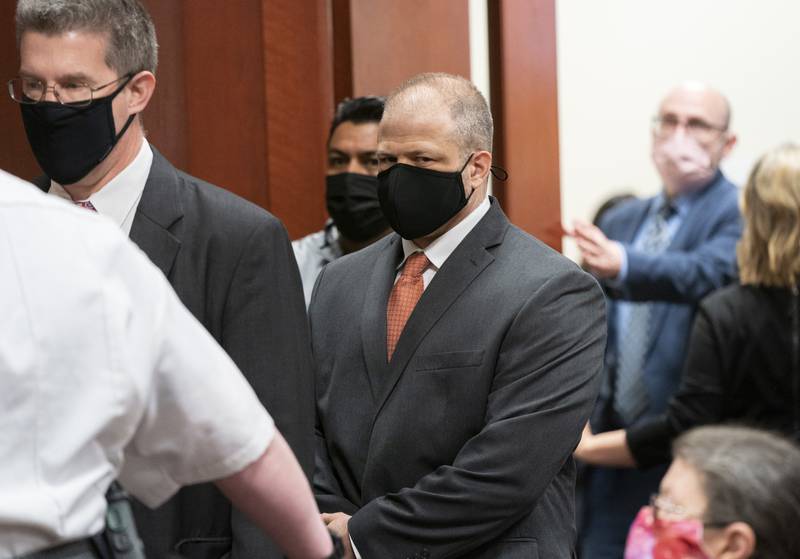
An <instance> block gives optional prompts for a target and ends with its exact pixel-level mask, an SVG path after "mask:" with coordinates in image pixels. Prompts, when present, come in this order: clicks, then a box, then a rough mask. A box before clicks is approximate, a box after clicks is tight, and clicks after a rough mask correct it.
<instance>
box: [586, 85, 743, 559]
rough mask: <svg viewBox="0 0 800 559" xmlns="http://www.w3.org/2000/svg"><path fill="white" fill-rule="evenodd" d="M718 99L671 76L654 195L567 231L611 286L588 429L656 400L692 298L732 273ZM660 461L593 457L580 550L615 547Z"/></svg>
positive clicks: (663, 390)
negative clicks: (616, 462) (617, 463)
mask: <svg viewBox="0 0 800 559" xmlns="http://www.w3.org/2000/svg"><path fill="white" fill-rule="evenodd" d="M730 118H731V111H730V106H729V104H728V101H727V99H726V98H725V97H724V96H723V95H722V94H721V93H720V92H719V91H717V90H715V89H713V88H711V87H709V86H707V85H705V84H701V83H694V82H692V83H685V84H682V85H680V86H679V87H676V88H675V89H673V90H672V91H670V92H669V94H668V95H667V96H666V97H665V98H664V100H663V101H662V102H661V104H660V105H659V109H658V115H657V116H656V117H655V118H654V120H653V129H652V137H653V148H652V159H653V163H654V164H655V166H656V169H657V170H658V173H659V175H660V176H661V180H662V190H661V192H659V193H658V194H657V195H656V196H653V197H652V198H648V199H644V200H633V201H629V202H626V203H623V204H621V205H620V206H618V207H616V208H614V209H613V210H611V211H609V212H608V214H607V215H606V216H605V217H604V219H603V220H602V221H601V223H600V226H599V227H595V226H593V225H591V224H589V223H586V222H582V221H577V222H575V224H574V236H575V238H576V240H577V243H578V247H579V248H580V250H581V255H582V257H583V261H584V262H585V264H586V266H587V267H588V269H589V270H590V271H591V272H592V273H593V274H594V275H595V276H596V277H597V278H598V279H600V280H601V283H602V284H603V286H604V287H605V290H606V293H607V295H608V297H609V315H608V316H609V329H608V332H609V334H608V335H609V339H608V348H607V351H606V371H607V374H606V375H605V381H606V382H605V384H604V386H603V389H602V391H601V395H600V399H599V401H598V405H597V407H596V409H595V412H594V414H593V415H592V422H591V428H592V430H593V431H594V432H600V431H607V430H611V429H620V428H627V427H630V426H631V425H634V424H636V423H637V422H638V421H640V420H642V419H643V418H645V417H648V416H652V415H658V414H660V413H662V412H663V411H664V409H665V408H666V405H667V402H668V400H669V398H670V397H671V396H672V394H673V393H674V392H675V390H676V389H677V387H678V381H679V378H680V374H681V369H682V367H683V361H684V356H685V349H686V342H687V339H688V336H689V332H690V328H691V323H692V320H693V317H694V313H695V310H696V307H697V304H698V303H699V301H700V300H701V299H702V298H703V297H705V296H706V295H707V294H709V293H710V292H711V291H713V290H715V289H718V288H719V287H722V286H723V285H725V284H727V283H730V282H732V281H734V279H735V278H736V242H737V241H738V239H739V236H740V233H741V222H740V216H739V210H738V206H737V193H736V188H735V187H734V185H733V184H731V183H730V182H729V181H728V180H727V179H726V178H725V177H724V176H723V174H722V173H721V171H720V170H719V164H720V161H721V160H722V159H723V158H724V157H725V156H726V155H727V154H728V153H729V152H730V151H731V149H732V148H733V146H734V144H735V143H736V136H735V135H734V134H733V133H732V132H731V131H730V128H729V127H730ZM663 474H664V469H662V468H655V469H652V470H648V471H643V472H639V471H629V470H617V469H610V468H595V469H593V470H591V471H590V472H589V475H588V476H587V489H586V491H587V494H586V499H585V503H586V510H585V515H584V519H583V520H584V524H583V529H582V546H581V547H582V550H583V553H582V555H581V557H582V558H587V559H598V558H603V559H605V558H608V559H611V558H614V559H618V558H619V557H622V555H623V548H624V544H625V538H626V534H627V531H628V527H629V526H630V524H631V522H632V521H633V519H634V516H635V515H636V512H637V511H638V510H639V508H640V507H641V506H642V505H644V504H646V503H647V501H648V498H649V496H650V494H651V493H655V492H657V490H658V483H659V480H660V478H661V476H662V475H663Z"/></svg>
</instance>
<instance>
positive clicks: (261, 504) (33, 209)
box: [0, 171, 333, 559]
mask: <svg viewBox="0 0 800 559" xmlns="http://www.w3.org/2000/svg"><path fill="white" fill-rule="evenodd" d="M0 270H2V273H1V274H0V316H2V317H3V319H2V320H0V409H2V410H3V413H2V415H0V495H2V498H0V558H3V559H5V558H9V557H20V556H25V555H26V554H32V553H36V552H40V551H42V550H53V549H61V550H66V551H70V550H71V549H72V550H74V556H75V557H91V556H92V553H91V549H90V548H89V547H88V544H87V543H86V542H87V538H90V537H92V536H93V535H95V534H97V533H98V532H101V531H102V530H103V528H104V518H105V512H106V500H105V498H104V494H105V492H106V489H107V488H108V486H109V484H110V483H111V482H112V481H113V480H114V479H115V478H118V479H119V481H120V482H121V484H122V485H123V486H124V488H125V489H126V490H128V491H129V492H130V493H132V494H133V495H134V496H136V497H137V498H138V499H140V500H141V501H143V502H144V503H146V504H147V505H149V506H152V507H155V506H157V505H159V504H160V503H163V502H164V501H165V500H166V499H167V498H169V497H170V496H171V495H172V494H173V493H175V492H176V491H177V490H178V488H180V487H181V486H183V485H188V484H192V483H198V482H204V481H211V480H216V483H217V485H218V487H219V488H220V489H221V490H222V491H223V493H225V495H227V496H228V497H229V498H230V499H231V501H232V502H233V503H234V504H235V505H236V506H237V507H239V509H241V510H242V511H244V512H245V513H246V514H248V515H250V517H251V518H252V519H253V520H254V521H255V522H256V523H257V524H258V525H259V526H260V527H261V528H262V529H263V530H264V531H265V532H267V533H268V534H269V535H270V536H272V537H273V538H274V540H275V541H276V542H277V543H278V544H279V545H280V546H281V547H282V548H283V550H284V552H286V553H287V554H288V555H289V556H290V557H307V558H321V557H326V556H329V555H330V554H331V553H332V550H333V545H332V540H331V537H330V535H329V533H328V532H327V531H326V530H325V527H324V525H323V523H322V521H321V520H320V517H319V513H318V510H317V507H316V505H315V504H314V500H313V498H312V495H311V490H310V488H309V485H308V482H307V481H306V478H305V477H304V475H303V472H302V471H301V469H300V467H299V465H298V464H297V462H296V460H295V458H294V455H293V454H292V452H291V450H290V449H289V447H288V445H287V444H286V442H285V440H284V439H283V437H282V436H281V434H280V433H279V432H278V431H277V430H276V429H275V427H274V424H273V421H272V418H271V417H270V415H269V414H268V413H267V412H266V411H265V410H264V408H263V407H262V406H261V404H260V403H259V400H258V398H257V397H256V396H255V394H254V392H253V390H252V388H251V387H250V386H249V384H248V383H247V382H246V381H245V380H244V378H243V377H242V375H241V373H240V372H239V371H238V369H237V368H236V366H235V365H234V364H233V362H232V361H231V360H230V358H229V357H228V356H227V355H226V354H225V352H224V351H223V350H222V349H221V348H220V347H219V345H217V343H216V342H215V341H214V340H213V339H212V338H211V336H210V335H209V334H208V333H207V332H206V331H205V329H204V328H203V327H202V326H201V325H200V324H199V323H198V322H197V320H196V319H194V318H193V317H192V315H191V314H190V313H189V312H188V311H187V310H186V309H185V308H184V307H183V305H182V304H181V303H180V301H179V300H178V298H177V296H176V295H175V293H174V292H173V290H172V289H171V287H170V286H169V284H168V283H167V280H166V278H165V277H164V276H163V275H162V274H161V272H160V271H159V270H158V269H157V268H156V267H155V266H154V265H153V264H151V263H150V261H149V260H148V258H147V257H146V256H145V255H144V254H143V253H142V252H141V251H140V250H138V249H137V248H136V247H135V245H133V244H132V243H131V242H130V241H128V240H127V239H126V238H125V237H124V235H123V233H121V232H120V231H119V228H118V227H116V226H115V225H114V224H113V223H112V222H111V221H109V220H107V219H106V218H104V217H101V216H97V215H95V216H92V215H87V212H85V211H83V210H81V209H78V208H75V207H74V206H71V205H69V204H67V203H65V202H62V201H60V200H56V199H55V198H53V197H47V196H45V195H44V194H41V193H39V192H38V191H37V190H36V188H35V187H34V186H32V185H29V184H27V183H24V182H22V181H20V180H18V179H16V178H14V177H12V176H11V175H8V174H6V173H4V172H2V171H0ZM187 387H192V389H191V390H189V389H187ZM65 545H66V546H67V547H63V546H65ZM69 546H72V548H70V547H69ZM45 556H46V555H45ZM37 557H38V555H37Z"/></svg>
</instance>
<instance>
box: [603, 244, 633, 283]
mask: <svg viewBox="0 0 800 559" xmlns="http://www.w3.org/2000/svg"><path fill="white" fill-rule="evenodd" d="M612 242H613V243H615V244H616V245H617V246H618V247H619V250H620V253H621V255H622V262H620V265H619V273H617V275H616V276H615V277H613V278H608V279H607V280H606V282H607V283H608V285H609V286H611V287H613V288H615V289H621V288H622V284H623V283H624V282H625V279H626V278H627V277H628V251H627V250H626V249H625V245H624V244H622V243H620V242H618V241H612Z"/></svg>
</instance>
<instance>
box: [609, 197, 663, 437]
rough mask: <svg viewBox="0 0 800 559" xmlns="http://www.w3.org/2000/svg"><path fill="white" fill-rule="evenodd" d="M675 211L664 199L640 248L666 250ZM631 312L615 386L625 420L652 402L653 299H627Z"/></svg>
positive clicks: (631, 419) (653, 251) (650, 251)
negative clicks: (648, 377)
mask: <svg viewBox="0 0 800 559" xmlns="http://www.w3.org/2000/svg"><path fill="white" fill-rule="evenodd" d="M674 212H675V209H674V208H673V207H672V206H671V205H670V204H669V203H664V204H663V205H662V206H661V207H660V208H659V209H658V211H657V212H656V213H655V215H653V216H652V218H651V219H650V220H649V221H648V222H647V224H646V225H645V230H644V231H643V232H642V238H641V243H640V250H642V251H643V252H646V253H648V254H660V253H662V252H664V251H665V250H666V248H667V246H669V243H670V234H669V228H668V227H667V221H668V220H669V218H670V217H671V216H672V214H673V213H674ZM628 305H629V313H628V320H627V324H626V328H625V333H626V335H625V339H624V343H623V344H622V345H621V346H620V350H619V361H618V364H617V376H616V386H615V387H614V409H615V410H616V411H617V414H619V416H620V417H621V418H622V420H623V421H625V423H626V424H631V423H633V422H634V421H635V420H636V419H637V418H638V417H639V416H640V415H642V413H644V411H645V410H646V409H647V406H648V404H649V397H648V395H647V386H646V385H645V383H644V364H645V360H646V359H645V358H646V357H647V352H648V350H649V348H650V344H651V341H652V335H653V332H652V314H653V313H652V311H653V305H652V304H651V303H646V302H643V303H628Z"/></svg>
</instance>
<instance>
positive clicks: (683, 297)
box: [611, 198, 742, 304]
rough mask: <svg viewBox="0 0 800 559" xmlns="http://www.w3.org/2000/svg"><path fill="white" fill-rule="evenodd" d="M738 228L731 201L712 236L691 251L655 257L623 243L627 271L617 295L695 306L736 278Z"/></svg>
mask: <svg viewBox="0 0 800 559" xmlns="http://www.w3.org/2000/svg"><path fill="white" fill-rule="evenodd" d="M741 228H742V226H741V217H740V214H739V210H738V208H737V206H736V201H735V199H734V198H731V199H729V200H727V201H726V206H725V208H724V209H723V210H722V213H721V215H720V217H719V220H718V222H717V224H716V227H714V229H713V231H712V233H711V235H710V236H709V237H708V238H707V239H706V240H705V241H704V242H702V243H701V244H700V245H699V246H697V247H695V248H693V249H692V250H686V251H667V252H663V253H661V254H655V255H654V254H648V253H647V252H644V251H641V250H637V249H635V248H633V247H632V246H631V245H630V244H624V245H623V246H624V247H625V252H626V254H627V261H628V269H627V275H626V277H625V280H624V282H623V285H622V287H621V289H619V290H618V292H617V293H616V295H618V296H620V297H621V298H623V299H627V300H631V301H664V302H670V303H690V304H696V303H698V302H699V301H700V300H701V299H702V298H703V297H705V296H706V295H707V294H709V293H710V292H712V291H713V290H715V289H718V288H719V287H722V286H723V285H726V284H728V283H731V282H732V281H733V280H735V279H736V275H737V272H736V243H737V241H738V240H739V237H740V236H741ZM614 291H616V290H614V289H612V290H611V292H612V293H614Z"/></svg>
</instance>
